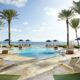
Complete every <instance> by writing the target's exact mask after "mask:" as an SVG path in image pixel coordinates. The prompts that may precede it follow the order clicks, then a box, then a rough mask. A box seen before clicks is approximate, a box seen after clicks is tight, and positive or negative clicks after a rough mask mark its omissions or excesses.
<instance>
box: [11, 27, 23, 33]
mask: <svg viewBox="0 0 80 80" xmlns="http://www.w3.org/2000/svg"><path fill="white" fill-rule="evenodd" d="M11 31H12V32H22V30H21V29H16V28H11Z"/></svg>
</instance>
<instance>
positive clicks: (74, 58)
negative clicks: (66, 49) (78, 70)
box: [69, 57, 80, 66]
mask: <svg viewBox="0 0 80 80" xmlns="http://www.w3.org/2000/svg"><path fill="white" fill-rule="evenodd" d="M79 58H80V57H72V58H71V60H70V62H69V65H70V66H74V65H75V64H76V62H77V61H78V60H79Z"/></svg>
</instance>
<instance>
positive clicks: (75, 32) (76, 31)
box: [75, 29, 79, 46]
mask: <svg viewBox="0 0 80 80" xmlns="http://www.w3.org/2000/svg"><path fill="white" fill-rule="evenodd" d="M75 34H76V39H77V38H78V35H77V29H75ZM77 45H78V46H79V41H78V40H77Z"/></svg>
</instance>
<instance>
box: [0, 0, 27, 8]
mask: <svg viewBox="0 0 80 80" xmlns="http://www.w3.org/2000/svg"><path fill="white" fill-rule="evenodd" d="M27 2H28V0H0V3H2V4H9V5H15V6H17V7H23V6H25V5H26V3H27Z"/></svg>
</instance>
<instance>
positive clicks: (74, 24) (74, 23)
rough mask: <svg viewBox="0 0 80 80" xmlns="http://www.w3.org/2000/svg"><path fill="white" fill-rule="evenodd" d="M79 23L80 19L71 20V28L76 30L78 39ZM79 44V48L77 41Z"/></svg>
mask: <svg viewBox="0 0 80 80" xmlns="http://www.w3.org/2000/svg"><path fill="white" fill-rule="evenodd" d="M79 22H80V19H79V18H73V19H71V20H70V25H71V27H72V28H73V29H75V34H76V39H77V38H78V35H77V29H78V28H79ZM77 44H78V46H79V41H78V40H77Z"/></svg>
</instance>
